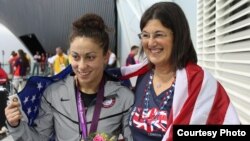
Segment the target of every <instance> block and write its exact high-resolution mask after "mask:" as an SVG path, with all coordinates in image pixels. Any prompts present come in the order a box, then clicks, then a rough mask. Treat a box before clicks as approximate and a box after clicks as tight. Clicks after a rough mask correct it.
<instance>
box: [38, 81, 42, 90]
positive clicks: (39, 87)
mask: <svg viewBox="0 0 250 141" xmlns="http://www.w3.org/2000/svg"><path fill="white" fill-rule="evenodd" d="M37 88H38V89H39V91H40V90H41V88H43V86H42V83H41V82H39V83H37Z"/></svg>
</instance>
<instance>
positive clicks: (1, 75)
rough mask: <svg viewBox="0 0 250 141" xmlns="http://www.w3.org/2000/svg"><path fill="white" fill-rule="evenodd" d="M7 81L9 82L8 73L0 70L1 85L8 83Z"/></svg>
mask: <svg viewBox="0 0 250 141" xmlns="http://www.w3.org/2000/svg"><path fill="white" fill-rule="evenodd" d="M7 80H8V75H7V73H6V72H5V71H4V70H3V69H2V68H0V84H4V83H6V82H7Z"/></svg>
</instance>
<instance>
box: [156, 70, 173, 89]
mask: <svg viewBox="0 0 250 141" xmlns="http://www.w3.org/2000/svg"><path fill="white" fill-rule="evenodd" d="M173 76H174V73H173V72H172V73H170V75H168V76H167V78H166V79H165V80H167V81H166V82H169V81H170V80H171V79H172V77H173ZM158 77H159V76H158ZM155 86H156V88H161V86H162V83H160V82H158V83H155Z"/></svg>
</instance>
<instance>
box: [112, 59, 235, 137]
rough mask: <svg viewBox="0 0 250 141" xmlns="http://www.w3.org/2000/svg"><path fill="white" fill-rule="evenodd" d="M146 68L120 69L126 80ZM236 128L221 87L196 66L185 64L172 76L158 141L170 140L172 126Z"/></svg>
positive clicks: (143, 66) (228, 103) (231, 107)
mask: <svg viewBox="0 0 250 141" xmlns="http://www.w3.org/2000/svg"><path fill="white" fill-rule="evenodd" d="M146 66H147V64H146V62H145V63H142V64H138V65H133V66H128V67H122V68H121V69H120V72H119V73H116V75H118V74H120V75H121V76H122V77H120V78H129V77H133V76H135V75H140V74H143V73H145V72H146V71H148V68H147V67H146ZM177 124H180V125H191V124H193V125H195V124H197V125H209V124H217V125H223V124H240V121H239V118H238V116H237V112H236V111H235V109H234V107H233V105H232V103H231V102H230V99H229V97H228V95H227V93H226V91H225V90H224V88H223V87H222V85H221V84H220V83H219V82H218V81H217V80H216V79H214V77H213V76H212V75H211V74H210V73H209V72H208V71H206V70H204V69H203V68H201V67H200V66H198V65H196V64H193V63H189V64H187V66H186V67H185V68H183V69H181V70H177V72H176V82H175V93H174V99H173V105H172V109H171V113H170V116H169V119H168V123H167V132H166V134H165V136H164V138H163V139H162V141H172V140H173V136H172V135H173V125H177Z"/></svg>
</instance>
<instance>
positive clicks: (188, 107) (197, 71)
mask: <svg viewBox="0 0 250 141" xmlns="http://www.w3.org/2000/svg"><path fill="white" fill-rule="evenodd" d="M186 72H187V79H188V80H187V81H188V98H187V100H186V101H185V103H184V105H183V107H182V109H181V111H180V114H179V115H178V117H177V118H176V119H175V120H174V124H175V123H178V124H189V122H190V119H191V116H192V113H193V109H194V106H195V104H194V103H195V102H196V100H197V97H198V95H199V93H200V90H201V86H202V82H203V79H204V71H203V70H202V69H201V68H200V67H199V66H198V65H196V64H192V63H189V64H188V65H187V67H186Z"/></svg>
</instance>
